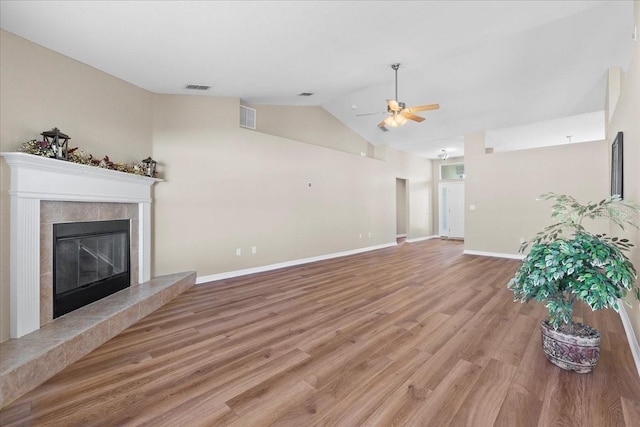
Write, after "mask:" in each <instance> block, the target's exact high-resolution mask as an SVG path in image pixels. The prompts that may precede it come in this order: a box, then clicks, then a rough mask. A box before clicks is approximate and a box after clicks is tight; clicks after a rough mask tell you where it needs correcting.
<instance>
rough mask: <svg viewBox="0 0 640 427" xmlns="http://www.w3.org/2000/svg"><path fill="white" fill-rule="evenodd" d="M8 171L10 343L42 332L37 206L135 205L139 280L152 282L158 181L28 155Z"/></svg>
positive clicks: (9, 156) (15, 157) (10, 156)
mask: <svg viewBox="0 0 640 427" xmlns="http://www.w3.org/2000/svg"><path fill="white" fill-rule="evenodd" d="M0 156H1V157H4V159H5V160H6V162H7V164H8V165H9V166H10V168H11V181H10V189H9V194H10V196H11V237H10V240H11V243H10V245H11V254H10V259H11V261H10V264H11V265H10V267H11V268H10V270H11V273H10V281H11V291H10V292H11V338H19V337H21V336H23V335H26V334H28V333H29V332H32V331H35V330H37V329H39V328H40V201H42V200H57V201H71V202H113V203H137V204H138V209H139V211H138V218H139V221H138V224H139V225H138V226H139V229H138V239H139V241H138V247H139V251H138V264H139V267H138V268H139V272H138V280H139V282H140V283H143V282H146V281H148V280H149V279H150V278H151V186H152V185H153V184H155V183H156V182H158V181H161V180H160V179H156V178H150V177H146V176H140V175H134V174H129V173H124V172H118V171H114V170H108V169H102V168H97V167H93V166H87V165H80V164H77V163H71V162H65V161H61V160H56V159H50V158H46V157H40V156H34V155H31V154H26V153H17V152H15V153H0Z"/></svg>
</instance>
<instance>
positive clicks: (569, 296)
mask: <svg viewBox="0 0 640 427" xmlns="http://www.w3.org/2000/svg"><path fill="white" fill-rule="evenodd" d="M540 198H541V199H542V200H552V201H553V202H554V204H553V207H552V214H551V217H552V218H553V219H554V221H555V223H554V224H552V225H550V226H548V227H546V228H544V229H543V230H542V231H541V232H539V233H538V234H537V235H536V236H535V237H534V239H533V240H532V241H531V250H530V252H529V253H528V254H527V256H526V257H525V258H524V260H523V261H522V265H521V266H520V268H519V269H518V270H517V271H516V273H515V277H514V278H512V279H511V280H510V281H509V284H508V288H509V289H511V290H512V291H513V295H514V300H516V301H517V300H520V301H521V302H523V303H526V302H529V301H530V300H536V301H538V302H546V307H547V309H548V310H549V318H548V319H545V320H543V321H542V325H541V329H542V347H543V351H544V353H545V356H546V357H547V359H548V360H549V361H550V362H551V363H553V364H554V365H556V366H559V367H560V368H562V369H565V370H569V371H576V372H579V373H586V372H591V371H592V370H593V368H594V366H595V365H596V363H597V362H598V359H599V357H600V333H599V332H598V331H597V330H596V329H594V328H592V327H591V326H588V325H583V324H581V323H578V322H573V321H572V314H573V303H574V302H575V300H576V299H580V300H582V301H584V302H585V303H586V304H587V305H588V306H589V307H590V308H591V309H592V310H594V311H595V310H601V309H603V308H612V309H614V310H615V311H616V312H618V311H619V309H620V307H619V302H618V300H619V299H624V298H625V297H626V296H627V293H629V292H632V293H633V294H635V296H636V298H637V299H638V300H640V286H639V285H638V284H637V283H636V282H635V279H636V277H637V273H636V270H635V268H634V266H633V264H632V263H631V261H630V260H629V258H628V257H627V256H626V255H625V252H626V251H628V250H629V248H631V247H633V246H634V245H633V244H632V243H630V242H629V240H627V239H620V238H618V237H609V236H607V235H606V234H594V233H592V232H589V231H587V230H586V228H585V227H584V225H583V220H584V219H587V218H589V219H592V220H593V219H603V218H606V219H609V220H610V221H611V222H612V223H614V224H616V225H617V226H618V227H620V228H621V229H622V230H624V229H625V227H626V226H631V227H635V228H638V226H637V223H638V218H639V217H640V206H639V205H637V204H635V203H632V202H628V201H623V200H622V199H620V196H619V195H613V196H610V197H608V198H606V199H604V200H602V201H600V202H598V203H588V204H581V203H579V202H578V201H577V200H576V199H575V198H573V197H571V196H567V195H558V194H555V193H547V194H543V195H542V196H540ZM565 232H566V234H564V233H565ZM527 246H528V243H526V242H525V243H524V244H523V245H522V246H521V247H520V252H523V251H524V250H525V249H526V248H527ZM625 303H626V304H627V305H630V304H629V302H628V301H626V300H625Z"/></svg>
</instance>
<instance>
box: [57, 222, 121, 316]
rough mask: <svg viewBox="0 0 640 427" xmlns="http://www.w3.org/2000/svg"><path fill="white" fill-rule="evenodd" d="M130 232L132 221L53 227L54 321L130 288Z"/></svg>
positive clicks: (58, 225) (77, 223)
mask: <svg viewBox="0 0 640 427" xmlns="http://www.w3.org/2000/svg"><path fill="white" fill-rule="evenodd" d="M129 228H130V221H129V220H115V221H95V222H74V223H62V224H54V225H53V237H54V250H53V263H54V272H53V291H54V292H53V293H54V298H53V315H54V317H59V316H62V315H63V314H65V313H68V312H70V311H73V310H75V309H77V308H80V307H82V306H84V305H87V304H90V303H92V302H94V301H97V300H99V299H101V298H104V297H105V296H108V295H111V294H112V293H114V292H117V291H119V290H121V289H124V288H126V287H128V286H129V284H130V273H129V265H130V262H129V257H130V254H129V234H130V231H129Z"/></svg>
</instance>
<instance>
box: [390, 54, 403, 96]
mask: <svg viewBox="0 0 640 427" xmlns="http://www.w3.org/2000/svg"><path fill="white" fill-rule="evenodd" d="M400 65H401V64H400V63H399V62H398V63H396V64H391V68H393V71H395V72H396V97H395V99H394V100H395V101H396V102H398V68H400Z"/></svg>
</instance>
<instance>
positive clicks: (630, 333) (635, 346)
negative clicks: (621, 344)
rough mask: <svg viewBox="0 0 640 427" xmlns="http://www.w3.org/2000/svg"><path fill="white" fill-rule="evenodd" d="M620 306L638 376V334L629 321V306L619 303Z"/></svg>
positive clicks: (639, 360)
mask: <svg viewBox="0 0 640 427" xmlns="http://www.w3.org/2000/svg"><path fill="white" fill-rule="evenodd" d="M619 304H620V319H622V326H624V332H625V333H626V334H627V341H629V347H630V348H631V354H632V355H633V361H634V362H636V369H637V370H638V375H640V343H638V339H637V338H636V334H635V333H634V331H633V326H632V325H631V319H629V315H628V314H627V306H626V305H625V304H624V302H623V301H619Z"/></svg>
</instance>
